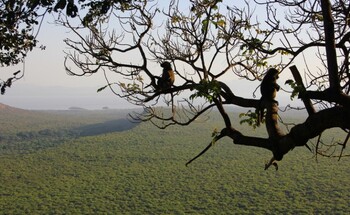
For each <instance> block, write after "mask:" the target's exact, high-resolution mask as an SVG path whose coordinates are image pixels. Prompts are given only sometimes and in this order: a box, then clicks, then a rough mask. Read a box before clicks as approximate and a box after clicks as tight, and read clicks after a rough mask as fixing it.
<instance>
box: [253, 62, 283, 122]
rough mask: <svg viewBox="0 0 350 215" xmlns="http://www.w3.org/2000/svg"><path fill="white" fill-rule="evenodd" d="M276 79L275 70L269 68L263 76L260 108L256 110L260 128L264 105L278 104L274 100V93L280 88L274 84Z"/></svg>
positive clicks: (276, 73)
mask: <svg viewBox="0 0 350 215" xmlns="http://www.w3.org/2000/svg"><path fill="white" fill-rule="evenodd" d="M277 79H278V70H277V69H275V68H271V69H269V70H267V72H266V75H265V76H264V78H263V80H262V82H261V86H260V92H261V98H260V107H259V108H258V109H257V114H258V120H257V126H260V123H261V122H262V120H263V118H264V109H265V108H264V106H265V103H266V102H274V103H277V104H278V102H277V101H276V100H275V98H276V93H277V91H278V90H279V89H280V86H279V85H278V84H277V82H276V81H277Z"/></svg>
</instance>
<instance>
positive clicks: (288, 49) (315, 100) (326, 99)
mask: <svg viewBox="0 0 350 215" xmlns="http://www.w3.org/2000/svg"><path fill="white" fill-rule="evenodd" d="M181 3H183V1H182V2H181ZM187 3H188V5H187V7H186V8H184V6H183V5H181V4H180V2H179V1H177V0H172V1H170V2H169V4H168V5H167V7H165V8H161V6H162V5H159V4H157V3H156V2H153V1H132V3H130V4H128V6H127V7H123V8H122V10H121V8H120V5H117V4H111V5H110V8H109V10H107V11H106V13H103V14H98V15H96V16H95V14H93V13H91V16H90V18H89V19H86V18H85V19H84V18H80V19H81V20H82V21H83V22H82V24H78V25H76V24H74V23H72V22H70V21H69V20H68V19H63V18H62V19H60V20H59V22H60V23H61V24H62V25H64V26H66V27H67V28H69V29H70V30H71V31H72V32H74V33H75V34H76V36H77V38H78V39H74V38H68V39H66V40H65V42H66V44H67V45H68V46H69V48H70V49H71V51H70V52H67V56H66V60H65V66H66V70H67V72H68V73H69V74H71V75H78V76H83V75H91V74H94V73H97V72H103V73H104V74H105V76H106V80H107V85H106V86H104V87H102V88H101V89H99V91H100V90H103V89H105V88H110V89H111V90H112V91H113V92H114V93H115V94H116V95H117V96H119V97H121V98H125V99H127V100H128V101H129V102H130V103H132V104H135V105H138V106H141V107H143V110H144V112H143V113H140V114H135V115H133V119H135V120H140V121H149V122H152V123H153V124H154V125H155V126H157V127H159V128H166V127H168V126H170V125H181V126H186V125H189V124H190V123H192V122H194V121H195V120H196V119H198V118H199V117H202V116H203V115H205V114H206V113H207V112H208V111H209V110H210V109H212V108H216V109H217V110H218V111H219V112H220V114H221V116H222V119H223V121H224V123H225V126H224V127H223V128H222V129H221V131H214V132H213V140H212V141H211V143H210V144H209V146H208V147H207V148H206V149H205V150H204V151H203V153H204V152H205V151H206V150H207V149H208V148H210V146H211V144H212V143H213V142H216V141H218V140H220V139H221V138H222V137H230V138H232V140H233V142H234V143H235V144H239V145H245V146H255V147H261V148H265V149H267V150H270V151H271V152H272V154H273V156H272V158H271V160H270V162H268V163H267V164H266V168H265V169H267V168H268V167H269V166H271V165H272V164H274V165H277V164H276V163H275V161H276V160H277V161H279V160H282V159H283V156H284V155H285V154H287V153H288V152H289V151H290V150H292V149H293V148H295V147H302V146H307V142H308V141H309V140H310V139H312V138H314V137H317V136H319V137H321V134H322V133H323V132H324V131H325V130H326V129H329V128H335V127H339V128H341V129H342V130H343V131H344V132H346V133H347V137H346V138H345V140H344V141H343V142H342V143H332V144H330V145H329V144H324V143H323V142H322V141H321V138H319V141H318V142H317V143H316V144H315V146H314V151H315V153H316V154H322V155H326V156H334V154H325V152H324V150H323V148H322V147H325V146H329V147H337V146H340V147H341V150H339V151H338V152H339V154H338V156H339V157H341V156H344V154H343V150H344V148H345V146H346V143H347V141H348V139H349V129H350V108H349V107H350V97H349V89H350V87H349V83H350V82H349V78H350V75H349V74H350V72H349V48H350V46H349V43H350V30H349V27H350V21H349V20H350V13H349V10H350V4H349V2H347V1H344V0H334V1H330V0H316V1H304V0H302V1H289V0H273V1H272V0H271V1H270V0H268V1H258V0H256V1H254V2H238V3H237V2H235V3H232V2H222V1H221V0H190V1H189V2H187ZM261 9H262V10H263V13H262V12H261ZM256 13H258V14H256ZM78 17H79V16H78ZM84 20H88V22H84ZM86 32H88V36H85V33H86ZM310 53H311V54H310ZM127 54H128V55H127ZM130 56H132V59H131V58H130ZM300 58H301V59H304V61H305V70H304V72H303V73H304V74H303V76H302V75H301V74H300V72H299V69H298V68H297V67H296V66H295V65H294V63H295V61H296V59H300ZM164 61H168V62H171V63H172V65H173V67H174V71H175V73H176V80H175V84H174V86H172V87H171V88H167V89H163V90H157V89H159V88H158V86H157V80H158V79H159V76H160V74H159V73H157V71H158V70H157V71H155V70H156V68H159V67H158V66H157V65H156V64H158V63H162V62H164ZM315 61H317V63H318V64H317V66H316V68H313V67H312V65H310V63H311V62H315ZM268 68H275V69H277V70H279V71H280V75H285V74H288V73H289V71H291V72H292V74H293V77H294V80H288V81H287V82H286V84H288V85H289V86H290V87H291V89H292V90H291V92H290V94H291V97H292V98H294V97H295V96H298V98H300V99H301V100H302V101H303V102H304V105H305V108H306V109H307V112H308V116H307V117H306V119H305V122H303V123H300V124H296V125H294V126H293V127H292V128H290V130H289V131H288V132H285V131H283V130H282V129H281V126H280V124H281V121H279V117H278V112H279V106H281V105H282V104H279V103H278V102H275V101H273V100H260V99H255V98H243V97H240V96H239V93H236V92H233V90H232V88H230V86H229V85H228V84H227V83H226V82H225V80H226V79H227V78H228V77H229V78H230V77H231V76H235V77H239V78H244V79H246V80H250V81H256V82H258V81H261V80H262V79H263V77H264V75H265V73H266V71H267V70H268ZM315 69H317V70H315ZM302 77H303V78H302ZM112 79H115V80H119V81H117V82H114V81H111V80H112ZM161 99H162V100H161ZM198 101H199V102H201V105H198ZM164 106H168V107H170V108H162V107H164ZM231 106H240V107H244V108H248V109H249V108H251V109H257V110H259V109H266V114H265V125H266V130H267V134H268V137H266V138H261V137H255V136H248V135H244V134H242V133H241V132H240V131H239V130H238V129H237V126H236V125H237V123H238V122H234V121H232V118H231V117H230V116H229V114H228V112H227V111H226V110H227V108H228V107H231ZM287 107H288V106H287ZM243 116H244V117H248V118H244V119H243V120H242V122H248V123H250V125H252V126H253V127H254V126H257V124H256V123H257V119H258V114H256V113H255V112H254V111H248V112H247V113H246V114H243Z"/></svg>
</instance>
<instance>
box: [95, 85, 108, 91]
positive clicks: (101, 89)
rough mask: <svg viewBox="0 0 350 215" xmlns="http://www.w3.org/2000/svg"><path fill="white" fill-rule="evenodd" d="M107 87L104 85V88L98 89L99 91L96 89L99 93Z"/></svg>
mask: <svg viewBox="0 0 350 215" xmlns="http://www.w3.org/2000/svg"><path fill="white" fill-rule="evenodd" d="M108 86H109V85H106V86H103V87H100V88H99V89H97V92H98V93H99V92H101V91H102V90H104V89H106V88H107V87H108Z"/></svg>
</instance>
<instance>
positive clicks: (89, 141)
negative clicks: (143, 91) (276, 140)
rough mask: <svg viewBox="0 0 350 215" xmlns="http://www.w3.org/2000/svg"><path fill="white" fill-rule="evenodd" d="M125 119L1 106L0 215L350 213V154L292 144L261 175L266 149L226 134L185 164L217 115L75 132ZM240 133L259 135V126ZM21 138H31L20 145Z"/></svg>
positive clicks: (109, 112) (97, 113)
mask: <svg viewBox="0 0 350 215" xmlns="http://www.w3.org/2000/svg"><path fill="white" fill-rule="evenodd" d="M12 111H14V110H12ZM125 114H126V112H125V111H124V112H122V111H115V110H114V111H113V110H105V111H61V112H47V111H46V112H41V111H40V112H30V111H22V112H19V110H15V111H14V112H13V114H11V113H10V112H6V114H4V110H1V112H0V118H1V122H2V126H1V135H2V140H1V147H2V149H1V153H0V181H1V183H0V211H1V212H0V213H3V214H34V213H35V214H128V213H132V214H185V213H188V214H196V213H198V214H242V213H245V214H348V213H349V212H350V208H349V206H350V205H349V204H350V203H349V201H348V199H349V198H350V184H349V183H348V179H349V178H350V171H349V167H350V165H349V161H348V160H347V158H343V159H341V160H340V161H339V162H338V161H336V160H334V159H328V158H319V159H318V162H316V161H313V160H312V159H314V158H313V157H312V153H310V152H308V150H307V149H306V148H297V149H295V150H294V151H292V152H291V153H290V154H288V156H286V158H285V159H284V160H283V162H281V163H280V165H279V167H280V169H279V170H278V171H274V170H273V169H269V170H268V171H264V164H265V162H266V160H262V159H261V158H262V157H265V158H266V159H269V157H270V155H271V154H270V152H269V151H267V150H263V149H260V148H249V147H242V146H237V145H234V144H232V140H230V139H229V138H227V139H223V140H221V141H220V142H218V143H216V145H215V146H214V147H213V148H212V149H211V150H209V151H208V152H207V153H206V154H205V155H204V156H202V157H201V158H199V159H198V160H196V161H195V162H193V163H192V164H191V165H190V166H189V167H187V168H186V167H185V163H186V162H187V161H188V160H189V159H190V158H192V157H193V156H195V155H196V153H198V152H199V150H200V149H202V148H204V147H205V146H206V145H207V144H208V142H209V141H210V139H211V137H210V133H211V131H212V130H213V129H214V128H216V127H219V126H222V125H221V124H220V123H222V121H220V118H219V115H218V113H216V112H213V113H211V118H210V119H209V121H207V123H205V124H204V123H202V122H201V121H200V120H198V122H197V123H194V124H192V125H191V126H188V127H186V128H185V127H170V128H169V129H166V130H159V129H155V128H154V127H153V126H152V125H151V124H148V123H141V124H138V125H134V127H133V128H132V127H128V128H129V130H126V129H125V127H123V129H120V130H115V131H114V132H112V130H108V129H107V130H105V131H106V132H107V133H103V134H102V133H100V134H99V135H94V136H88V135H87V133H84V135H80V134H81V132H78V131H81V130H82V129H81V128H90V129H91V128H101V125H104V123H105V122H107V123H106V124H105V125H113V126H116V124H113V123H112V124H110V121H113V120H121V119H125ZM5 118H7V120H4V119H5ZM121 122H123V123H122V124H124V121H121ZM242 129H243V130H244V131H245V132H247V133H249V132H257V133H260V134H258V135H261V136H264V135H266V134H264V133H263V132H264V131H263V129H262V130H252V128H245V127H242ZM92 130H94V129H92ZM92 130H91V131H92ZM43 131H46V132H47V133H45V132H43ZM85 131H88V130H85ZM20 133H26V134H33V137H31V138H28V139H25V138H24V139H23V138H22V137H19V135H18V134H20ZM34 134H36V135H34ZM11 137H12V138H11ZM11 146H12V147H11ZM38 146H40V147H38ZM295 158H298V159H295Z"/></svg>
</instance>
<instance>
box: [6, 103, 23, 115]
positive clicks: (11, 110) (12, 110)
mask: <svg viewBox="0 0 350 215" xmlns="http://www.w3.org/2000/svg"><path fill="white" fill-rule="evenodd" d="M1 112H13V113H16V112H21V113H23V112H27V110H24V109H20V108H15V107H12V106H9V105H5V104H3V103H0V113H1Z"/></svg>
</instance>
